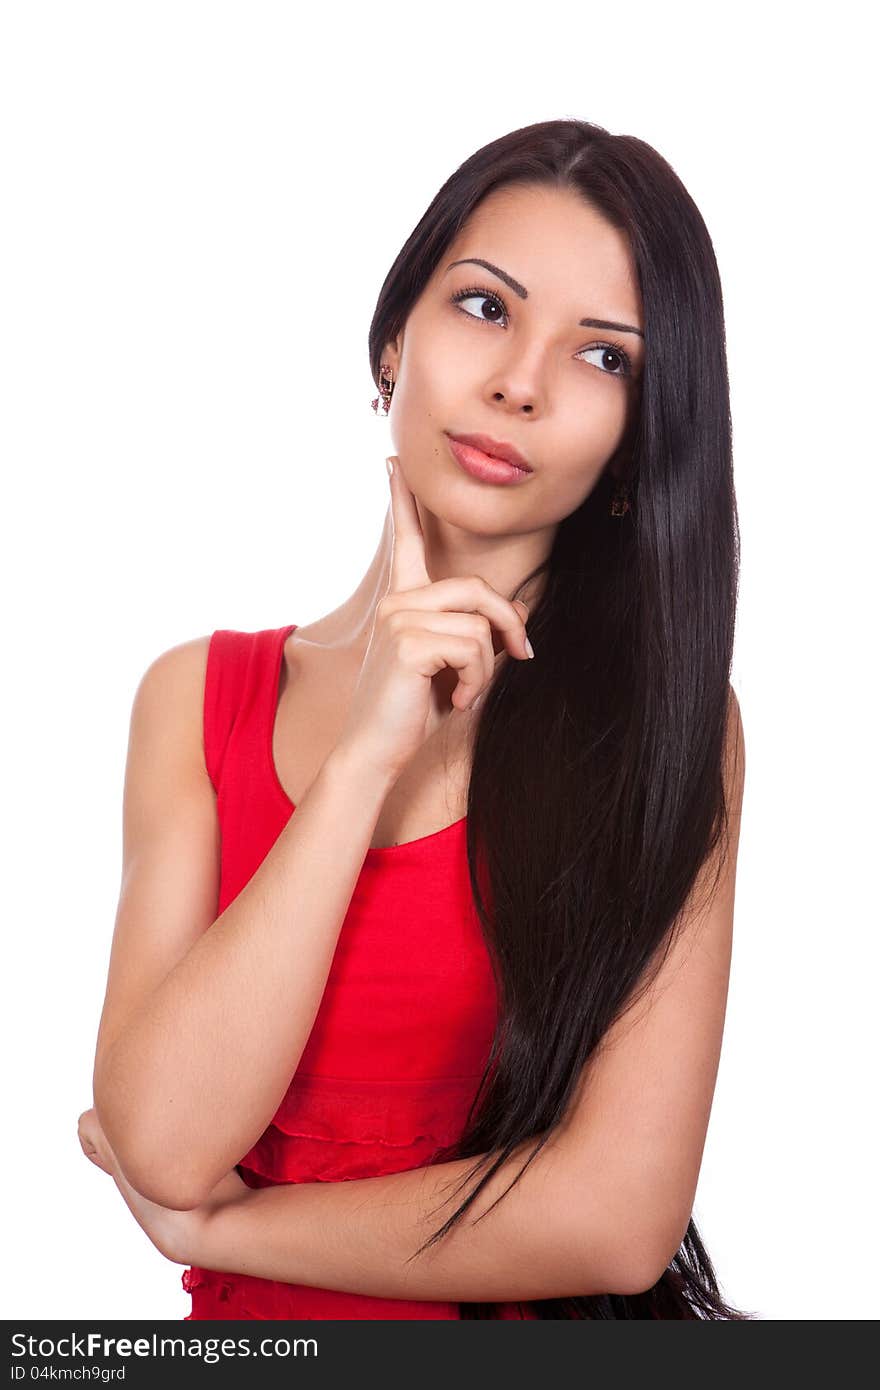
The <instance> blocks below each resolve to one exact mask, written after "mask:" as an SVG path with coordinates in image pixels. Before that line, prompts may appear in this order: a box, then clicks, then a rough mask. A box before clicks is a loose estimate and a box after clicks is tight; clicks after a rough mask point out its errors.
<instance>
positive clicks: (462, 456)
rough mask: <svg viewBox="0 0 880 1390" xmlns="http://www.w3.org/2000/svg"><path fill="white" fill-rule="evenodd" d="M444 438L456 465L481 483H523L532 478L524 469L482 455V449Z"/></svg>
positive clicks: (487, 455) (488, 455)
mask: <svg viewBox="0 0 880 1390" xmlns="http://www.w3.org/2000/svg"><path fill="white" fill-rule="evenodd" d="M446 438H447V441H448V443H449V448H450V450H451V451H452V456H453V458H454V459H455V461H456V463H457V464H458V465H459V466H460V467H461V468H463V469H464V471H465V473H469V474H470V475H471V477H472V478H477V479H478V480H479V481H480V482H481V483H524V482H525V480H526V478H530V477H531V476H532V475H531V473H529V472H527V471H526V470H525V469H524V468H517V467H516V465H515V464H513V463H507V462H505V460H504V459H496V458H493V457H492V456H491V454H484V453H483V451H482V449H475V448H474V447H473V445H472V444H462V443H460V442H459V440H457V439H451V438H450V436H449V435H447V436H446Z"/></svg>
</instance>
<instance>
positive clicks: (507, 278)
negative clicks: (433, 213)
mask: <svg viewBox="0 0 880 1390" xmlns="http://www.w3.org/2000/svg"><path fill="white" fill-rule="evenodd" d="M454 265H481V266H483V268H484V269H485V270H490V271H491V272H492V274H493V275H497V276H498V279H499V280H503V281H504V283H505V285H508V286H509V287H510V289H512V290H513V292H514V294H516V295H519V297H520V299H528V297H529V292H528V290H527V289H526V287H525V285H521V284H520V283H519V281H518V280H514V278H513V276H512V275H508V274H507V271H506V270H501V269H500V268H499V267H498V266H497V265H493V264H492V262H491V261H484V260H482V258H481V257H479V256H465V257H464V258H463V259H462V260H460V261H450V262H449V265H448V266H447V267H446V269H447V270H451V269H452V267H453V266H454ZM578 324H579V325H580V326H582V327H583V328H613V329H616V330H617V332H618V333H635V334H636V335H637V336H638V337H639V338H644V336H645V335H644V333H643V332H642V330H641V329H640V328H633V327H632V325H631V324H629V323H612V322H611V320H610V319H578Z"/></svg>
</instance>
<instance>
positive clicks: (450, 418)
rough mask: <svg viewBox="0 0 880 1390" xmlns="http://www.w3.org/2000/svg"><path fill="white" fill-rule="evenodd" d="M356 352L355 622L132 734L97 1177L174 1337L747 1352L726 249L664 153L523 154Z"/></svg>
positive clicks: (272, 652) (423, 248) (154, 699)
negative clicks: (130, 1221)
mask: <svg viewBox="0 0 880 1390" xmlns="http://www.w3.org/2000/svg"><path fill="white" fill-rule="evenodd" d="M369 347H370V361H371V367H372V372H373V378H374V380H375V381H376V383H377V386H378V388H379V391H380V397H381V398H382V401H383V406H384V408H385V409H386V410H387V412H388V418H389V422H390V428H391V434H392V439H393V443H394V450H395V454H394V456H393V458H392V460H391V461H390V462H391V463H393V465H394V467H393V471H392V473H391V475H390V479H389V484H388V485H389V487H390V494H391V500H390V507H389V513H388V517H387V519H386V524H385V528H384V531H383V534H382V537H381V540H380V543H379V546H378V549H377V551H376V554H375V556H374V559H373V561H372V564H371V565H370V568H369V570H368V572H367V573H366V574H365V576H364V578H363V580H362V581H361V583H360V585H359V586H358V588H357V589H356V591H355V592H354V593H353V594H352V596H351V597H350V598H349V599H348V600H347V602H346V603H344V604H343V605H342V607H341V608H339V609H337V610H336V611H334V612H332V613H330V614H329V615H327V616H326V617H324V618H321V619H320V620H319V621H317V622H315V623H312V624H309V625H308V626H304V627H298V626H296V625H295V624H294V623H290V624H288V625H286V626H285V627H283V628H281V629H277V630H274V629H266V630H261V631H258V632H246V633H243V632H234V631H228V630H219V631H217V632H215V633H213V634H212V636H211V637H210V638H199V639H197V640H195V641H192V642H188V643H184V644H182V645H181V646H179V647H175V648H173V649H171V650H169V651H167V652H165V653H163V654H162V655H161V656H160V657H159V658H158V659H157V660H156V661H154V662H153V664H152V665H151V666H150V668H149V670H148V671H147V673H146V674H145V676H144V678H143V680H142V682H141V684H140V686H139V689H138V692H137V694H136V697H135V702H134V708H133V713H132V726H131V740H130V746H129V756H128V766H127V771H126V787H125V818H124V827H125V833H124V857H125V867H124V876H123V885H122V894H121V900H120V905H119V913H118V918H117V923H116V928H115V932H114V939H113V947H112V952H111V961H110V969H109V977H108V984H107V994H106V1000H105V1004H104V1010H103V1014H102V1018H101V1025H100V1030H99V1036H98V1043H97V1052H96V1062H95V1075H94V1095H95V1110H91V1111H87V1112H86V1113H85V1114H84V1115H83V1116H81V1118H80V1137H81V1141H82V1144H83V1147H84V1149H85V1150H86V1152H87V1153H88V1154H89V1156H90V1157H92V1158H93V1160H94V1161H95V1162H97V1163H98V1164H99V1166H101V1167H103V1168H105V1169H106V1171H108V1172H109V1173H112V1175H113V1177H114V1178H115V1180H116V1182H117V1184H118V1186H119V1188H120V1191H121V1193H122V1195H123V1197H124V1198H125V1200H126V1202H127V1203H128V1206H129V1207H130V1209H131V1211H132V1212H133V1213H134V1215H135V1217H136V1218H137V1220H138V1221H139V1222H140V1223H141V1225H142V1226H143V1228H144V1230H145V1231H146V1232H147V1234H148V1235H149V1236H150V1238H151V1239H152V1240H153V1242H154V1243H155V1244H156V1245H157V1247H158V1248H159V1249H160V1250H162V1251H163V1253H165V1254H166V1255H167V1256H168V1257H169V1258H170V1259H172V1260H177V1261H179V1262H181V1263H185V1264H189V1265H190V1266H191V1268H189V1269H187V1270H186V1271H185V1273H184V1276H183V1277H184V1286H185V1287H186V1288H188V1289H190V1290H191V1292H192V1294H193V1312H192V1314H191V1316H192V1317H194V1318H222V1317H232V1318H235V1317H252V1318H288V1317H290V1318H301V1317H306V1318H339V1317H342V1318H352V1317H358V1318H426V1317H430V1318H459V1317H465V1318H474V1317H511V1318H517V1317H526V1318H569V1317H574V1318H689V1319H737V1318H742V1317H748V1316H750V1315H749V1314H743V1313H740V1312H738V1311H736V1310H735V1309H733V1308H732V1307H730V1306H729V1305H728V1304H727V1303H726V1302H725V1301H724V1300H723V1298H722V1297H721V1295H720V1292H719V1288H718V1284H717V1281H716V1278H715V1274H714V1271H713V1268H712V1264H711V1262H710V1260H709V1258H708V1255H707V1253H706V1251H705V1249H704V1248H703V1245H702V1243H701V1241H700V1238H699V1235H698V1232H697V1229H696V1227H695V1225H694V1222H693V1220H692V1219H691V1211H692V1205H693V1198H694V1193H695V1190H696V1185H697V1179H698V1176H699V1170H700V1162H701V1157H702V1151H703V1145H704V1140H705V1135H706V1129H707V1125H708V1120H709V1114H710V1109H711V1103H712V1096H713V1091H714V1086H715V1078H716V1073H717V1066H718V1060H719V1053H720V1048H721V1042H722V1030H723V1021H724V1013H725V1006H726V997H727V987H728V977H729V967H730V956H731V945H732V924H733V908H734V883H735V869H736V855H737V844H738V837H739V820H740V810H741V804H742V796H743V777H744V744H743V734H742V724H741V719H740V715H739V708H738V703H737V700H736V697H735V695H734V692H733V690H732V688H731V686H730V668H731V658H732V648H733V636H734V620H735V602H736V590H737V576H738V563H739V559H738V556H739V547H738V526H737V517H736V504H735V495H734V488H733V478H732V457H731V455H732V450H731V425H730V415H729V398H728V380H727V368H726V359H725V344H724V326H723V312H722V295H721V287H720V284H719V278H718V271H717V266H716V262H715V258H714V255H713V251H712V245H711V241H710V238H709V235H708V233H707V231H706V228H705V226H704V223H703V220H702V218H701V216H700V214H699V212H698V210H697V208H696V207H695V205H694V203H693V201H692V200H691V198H690V197H689V195H688V193H687V192H686V190H685V189H684V187H683V186H682V184H681V182H680V181H679V179H678V178H677V176H676V175H675V173H674V172H673V170H672V169H671V168H670V166H669V165H668V164H667V163H666V162H665V161H664V160H663V159H662V158H661V157H660V156H659V155H658V154H657V152H656V151H655V150H653V149H652V148H651V147H650V146H649V145H647V144H645V143H644V142H643V141H641V140H638V139H635V138H633V137H630V136H620V135H611V134H609V133H608V132H607V131H605V130H604V129H602V128H601V127H598V126H595V125H591V124H588V123H586V122H580V121H574V120H561V121H548V122H542V123H540V124H537V125H533V126H529V127H526V128H524V129H522V130H517V131H514V132H512V133H511V134H509V135H507V136H505V137H503V138H501V139H498V140H496V141H494V142H492V143H491V144H489V145H487V146H486V147H485V148H484V149H481V150H479V151H478V152H477V153H476V154H474V155H473V156H472V157H471V158H470V159H468V160H467V161H466V162H465V163H464V164H463V165H462V166H461V167H460V168H459V169H458V170H456V172H455V173H454V174H453V175H452V177H451V178H450V179H449V180H448V181H447V183H446V184H445V185H444V187H443V188H442V189H441V190H440V192H439V193H438V194H437V196H436V197H435V199H434V201H433V202H432V204H431V206H430V207H429V208H428V210H427V211H426V213H425V214H424V216H423V217H422V219H421V221H420V222H419V223H418V225H417V226H416V228H415V230H414V231H413V233H412V235H411V236H410V238H409V240H408V241H407V243H406V245H405V246H404V247H403V249H402V250H401V252H400V254H399V256H398V257H397V260H396V261H395V263H394V265H393V266H392V267H391V270H390V271H389V273H388V276H387V278H386V280H385V283H384V285H383V287H382V291H381V294H380V296H379V302H378V305H377V307H376V311H375V315H374V318H373V322H372V325H371V329H370V340H369ZM380 397H377V399H376V401H375V402H374V403H373V404H374V408H376V407H377V406H378V403H379V399H380ZM294 810H295V814H293V812H294ZM243 1155H244V1157H242V1156H243ZM230 1170H231V1171H230ZM438 1213H440V1214H441V1215H440V1216H438Z"/></svg>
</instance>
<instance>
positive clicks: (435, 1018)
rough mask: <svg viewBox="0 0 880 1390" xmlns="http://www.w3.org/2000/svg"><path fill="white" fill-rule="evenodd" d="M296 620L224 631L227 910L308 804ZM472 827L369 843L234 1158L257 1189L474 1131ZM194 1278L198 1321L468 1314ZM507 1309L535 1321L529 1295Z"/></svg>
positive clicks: (398, 1158) (220, 640)
mask: <svg viewBox="0 0 880 1390" xmlns="http://www.w3.org/2000/svg"><path fill="white" fill-rule="evenodd" d="M296 626H297V624H295V623H291V624H289V625H288V626H286V627H283V628H278V629H266V630H263V631H260V632H236V631H230V630H224V629H221V630H219V631H217V632H215V633H213V634H212V637H211V641H210V646H209V649H208V665H207V674H206V681H205V693H204V746H205V764H206V767H207V771H208V774H209V776H210V778H211V782H212V784H213V786H214V789H215V791H216V794H217V814H218V818H219V823H220V835H221V871H220V889H219V899H218V907H217V915H218V916H219V915H220V913H222V912H223V911H225V909H226V907H227V906H228V905H229V903H230V902H231V901H232V900H233V898H235V897H236V896H237V894H238V893H240V892H241V890H242V888H243V887H244V886H245V884H246V883H247V882H248V880H249V879H250V878H251V876H252V875H253V874H254V873H255V872H256V870H257V869H258V868H259V866H260V864H261V863H262V861H263V859H264V858H265V856H266V855H267V854H268V852H269V850H270V849H271V848H272V846H273V844H274V843H275V841H276V840H277V838H278V836H279V835H280V833H281V831H282V830H283V828H284V826H285V825H286V823H287V821H288V819H289V818H290V816H291V814H293V813H294V811H295V809H296V808H295V806H294V804H293V802H292V801H291V800H290V798H289V797H288V796H287V794H286V792H285V791H284V788H283V787H282V785H281V782H280V780H279V778H278V773H277V770H276V768H275V764H274V760H273V756H272V736H273V731H274V725H275V717H276V711H277V707H278V696H279V680H280V674H281V663H282V659H283V655H284V643H285V641H286V639H287V637H288V636H289V635H290V633H291V632H293V631H294V629H295V628H296ZM465 824H466V817H465V818H462V819H461V820H458V821H456V822H455V823H454V824H452V825H450V826H447V827H446V828H445V829H443V830H439V831H437V832H436V833H434V834H432V835H425V836H423V837H422V838H421V839H418V840H412V841H410V842H408V843H405V844H401V845H391V846H387V847H382V848H370V849H368V850H367V853H366V856H365V858H364V862H363V865H362V868H361V871H360V874H359V876H358V879H357V882H356V884H355V888H354V891H353V893H352V897H351V902H350V904H349V908H348V911H347V913H346V917H345V920H344V922H343V924H342V927H341V929H340V934H339V939H338V943H337V947H336V951H335V954H334V957H333V962H332V965H331V968H330V973H329V976H328V979H327V985H326V988H325V991H324V995H323V998H322V1001H321V1005H320V1008H319V1010H318V1013H317V1016H316V1018H315V1023H314V1026H313V1028H312V1032H311V1034H310V1036H309V1039H308V1042H307V1044H306V1047H305V1049H304V1051H303V1054H302V1058H301V1060H300V1064H299V1066H298V1067H297V1069H296V1072H295V1074H294V1076H293V1077H292V1079H291V1082H290V1086H289V1088H288V1090H287V1093H286V1094H285V1096H284V1098H283V1099H282V1101H281V1104H280V1105H279V1107H278V1110H277V1111H276V1113H275V1115H274V1116H273V1118H272V1120H271V1122H270V1123H269V1125H268V1126H267V1128H266V1130H265V1131H264V1133H263V1134H262V1135H261V1136H260V1138H259V1139H258V1140H257V1142H256V1144H254V1146H253V1148H252V1149H251V1150H250V1151H249V1152H248V1153H246V1154H245V1155H244V1156H243V1158H242V1159H241V1161H240V1163H239V1164H238V1165H237V1166H238V1172H239V1174H240V1176H241V1178H242V1180H243V1181H244V1182H245V1183H247V1185H248V1187H265V1186H268V1185H270V1184H273V1183H295V1182H319V1181H320V1182H339V1181H342V1180H344V1179H346V1178H362V1177H373V1176H378V1175H380V1174H387V1173H399V1172H403V1171H404V1170H407V1169H413V1168H421V1167H424V1166H426V1165H427V1164H430V1163H431V1162H432V1161H433V1159H434V1155H435V1154H436V1153H438V1152H439V1151H440V1150H441V1149H444V1148H446V1146H447V1145H450V1144H452V1143H454V1142H455V1141H456V1139H457V1138H458V1137H459V1136H460V1135H461V1133H462V1131H463V1128H464V1122H465V1119H466V1116H467V1111H468V1107H469V1105H470V1103H471V1101H472V1099H473V1097H474V1095H475V1094H476V1090H477V1086H478V1083H479V1080H480V1076H481V1074H482V1070H483V1066H484V1064H485V1061H486V1059H487V1057H488V1053H489V1048H490V1045H491V1039H492V1034H493V1029H494V1025H495V1019H496V1009H497V996H496V992H495V983H494V979H493V976H492V971H491V966H490V962H489V956H488V952H487V950H486V946H485V942H484V940H483V936H482V932H481V929H480V924H479V918H478V917H477V913H476V909H475V907H474V904H473V897H472V893H471V887H470V880H469V877H468V869H467V855H466V842H465ZM447 1215H448V1213H447ZM442 1219H443V1218H442V1217H441V1218H440V1220H438V1223H437V1224H438V1225H439V1224H440V1221H442ZM182 1283H183V1287H184V1289H185V1290H186V1291H187V1292H189V1293H191V1294H192V1311H191V1312H190V1313H189V1314H188V1315H187V1317H186V1318H185V1319H184V1321H189V1320H196V1319H197V1320H202V1319H227V1318H232V1319H235V1318H260V1319H276V1318H277V1319H288V1318H293V1319H313V1318H336V1319H351V1318H358V1319H361V1318H364V1319H366V1318H377V1319H391V1318H394V1319H397V1318H413V1319H423V1320H424V1319H439V1318H458V1317H460V1310H459V1305H458V1304H457V1303H448V1302H426V1301H423V1300H418V1301H417V1300H413V1301H408V1300H402V1299H390V1298H373V1297H369V1296H366V1295H363V1294H353V1293H342V1292H338V1291H336V1290H328V1289H319V1288H313V1287H311V1286H308V1285H304V1284H287V1283H281V1282H278V1281H275V1280H268V1279H258V1278H255V1277H254V1276H252V1275H246V1274H230V1273H226V1272H219V1271H215V1270H209V1269H203V1268H200V1267H195V1266H194V1267H192V1268H190V1269H187V1270H184V1272H183V1276H182ZM499 1311H500V1316H502V1317H504V1318H522V1317H523V1316H525V1317H533V1316H534V1314H533V1313H532V1312H531V1310H530V1309H529V1307H528V1305H525V1304H522V1305H521V1304H519V1303H509V1304H503V1305H501V1308H500V1310H499Z"/></svg>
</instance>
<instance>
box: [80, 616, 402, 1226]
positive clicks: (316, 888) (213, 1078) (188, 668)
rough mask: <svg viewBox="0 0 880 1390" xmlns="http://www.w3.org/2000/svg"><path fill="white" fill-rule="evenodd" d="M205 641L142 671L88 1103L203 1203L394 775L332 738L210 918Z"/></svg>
mask: <svg viewBox="0 0 880 1390" xmlns="http://www.w3.org/2000/svg"><path fill="white" fill-rule="evenodd" d="M206 646H207V644H206V643H205V642H203V641H202V639H199V641H198V642H196V643H188V644H183V645H182V646H181V647H179V648H174V649H171V650H170V651H169V652H167V653H164V654H163V656H162V657H160V658H158V659H157V661H155V662H154V663H153V665H152V667H151V668H150V669H149V671H148V672H147V674H146V675H145V677H144V678H143V680H142V682H141V684H140V687H139V689H138V692H137V695H136V698H135V702H134V709H133V712H132V723H131V737H130V742H129V755H128V762H127V766H126V776H125V794H124V810H123V859H124V867H123V879H122V891H121V896H120V903H119V910H118V914H117V921H116V928H115V931H114V937H113V946H112V950H111V960H110V970H109V976H108V984H107V995H106V998H105V1003H104V1010H103V1013H102V1019H101V1028H100V1032H99V1038H98V1046H97V1049H96V1059H95V1069H94V1077H93V1089H94V1098H95V1106H96V1109H97V1112H98V1115H99V1117H100V1120H101V1124H102V1126H103V1128H104V1130H105V1131H106V1134H107V1138H108V1140H109V1142H110V1144H111V1145H112V1147H113V1150H114V1152H115V1153H116V1154H117V1156H118V1159H119V1162H120V1164H121V1167H122V1169H123V1171H124V1173H125V1174H126V1176H127V1178H128V1179H129V1180H130V1182H131V1183H132V1184H133V1186H134V1187H135V1188H137V1189H138V1190H139V1191H140V1192H142V1193H143V1194H144V1195H145V1196H146V1197H148V1198H150V1199H152V1200H153V1201H155V1202H156V1203H159V1204H161V1205H163V1206H168V1207H172V1208H190V1207H195V1206H197V1205H198V1204H199V1203H200V1201H201V1200H202V1198H203V1197H204V1196H205V1194H206V1193H207V1192H209V1191H210V1190H211V1189H212V1188H213V1187H214V1185H215V1184H216V1183H217V1182H218V1181H219V1180H220V1178H222V1176H223V1175H224V1174H225V1173H227V1172H228V1171H229V1169H231V1168H232V1167H233V1165H234V1164H235V1163H237V1162H238V1160H239V1158H240V1157H241V1155H242V1154H243V1153H246V1152H247V1151H248V1149H250V1148H251V1147H252V1145H253V1144H254V1143H255V1142H256V1140H257V1139H258V1138H259V1136H260V1135H261V1134H262V1133H263V1131H264V1129H265V1128H266V1125H267V1124H268V1123H269V1121H270V1119H271V1118H272V1116H273V1114H274V1113H275V1110H276V1109H277V1107H278V1105H279V1103H280V1101H281V1098H282V1097H283V1095H284V1092H285V1090H286V1089H287V1086H288V1085H289V1083H290V1078H291V1076H292V1075H293V1073H294V1072H295V1071H296V1068H297V1065H298V1063H299V1059H300V1056H301V1054H302V1051H303V1048H304V1047H305V1044H306V1042H307V1040H308V1037H309V1034H310V1032H311V1029H312V1025H313V1023H314V1020H315V1016H316V1014H317V1011H318V1007H319V1005H320V1002H321V997H322V995H323V992H324V987H325V984H326V981H327V976H328V974H329V970H330V966H331V963H332V960H333V954H334V951H335V949H336V945H337V940H338V936H339V931H340V928H341V925H342V922H343V920H344V918H345V914H346V912H347V910H348V905H349V900H350V898H351V895H352V892H353V890H354V886H355V883H356V881H357V877H358V874H359V873H360V870H361V865H362V863H363V860H364V856H365V854H366V851H367V849H368V847H369V844H370V838H371V836H372V833H373V828H374V826H375V824H376V819H377V817H378V815H379V812H380V810H381V808H382V805H383V803H384V801H385V798H386V796H387V794H388V792H389V790H390V788H391V785H393V780H394V779H393V776H391V774H388V773H386V772H385V771H384V770H382V769H380V768H374V767H373V766H372V764H370V765H365V764H364V762H363V760H362V759H359V758H358V757H356V756H354V754H353V753H352V752H351V750H349V749H347V748H346V747H344V746H343V745H342V744H341V743H340V744H338V745H337V746H336V748H334V750H333V752H332V753H331V754H330V756H329V757H328V758H327V759H326V760H325V762H324V764H323V766H322V767H321V769H320V771H319V772H318V775H317V776H316V778H315V779H314V781H313V782H312V785H311V786H310V787H309V789H308V791H307V793H306V794H305V795H304V796H303V797H301V799H300V803H299V805H298V807H297V810H296V814H295V815H294V816H291V818H290V819H289V821H288V823H287V825H286V826H285V828H284V829H283V830H282V832H281V834H280V835H279V836H278V838H277V840H276V842H275V844H274V845H273V846H272V848H271V850H270V851H269V853H268V854H267V855H266V857H265V859H264V860H263V861H262V863H261V864H260V866H259V867H258V869H257V870H256V872H255V873H254V874H253V876H252V877H251V878H250V880H249V881H248V883H247V884H246V885H245V887H244V888H243V889H242V891H241V892H240V893H239V894H238V896H237V897H236V898H235V899H234V900H233V902H231V903H230V904H229V906H228V907H227V908H226V910H225V911H224V912H222V913H221V914H220V916H219V917H217V918H216V920H214V915H215V912H216V894H217V876H218V872H219V853H218V845H217V811H216V798H215V795H214V790H213V788H212V786H211V784H210V781H209V779H208V774H207V771H206V769H205V765H204V757H203V752H202V746H201V701H202V691H203V688H204V678H205V671H204V664H205V657H206Z"/></svg>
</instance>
